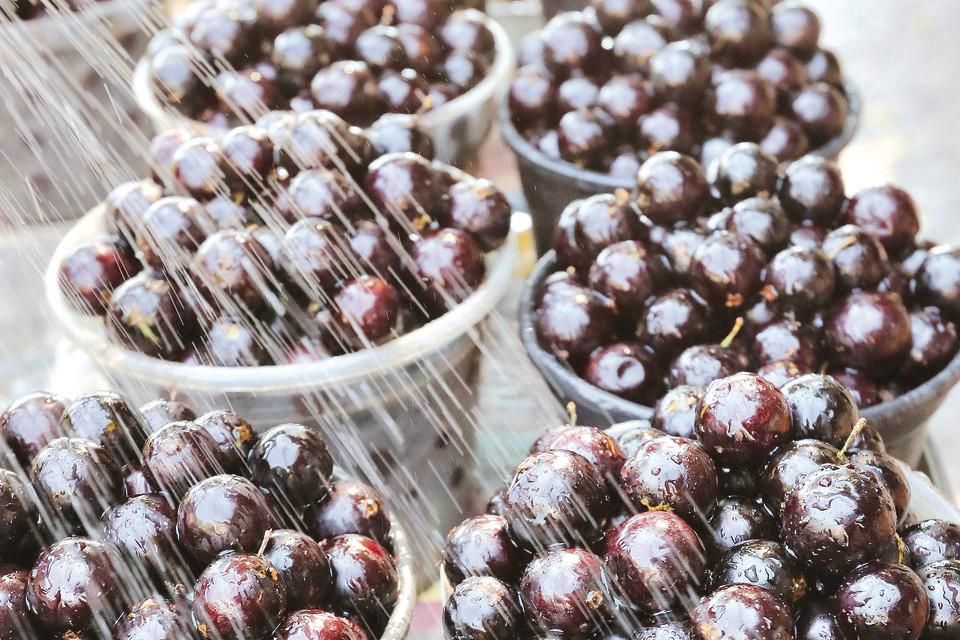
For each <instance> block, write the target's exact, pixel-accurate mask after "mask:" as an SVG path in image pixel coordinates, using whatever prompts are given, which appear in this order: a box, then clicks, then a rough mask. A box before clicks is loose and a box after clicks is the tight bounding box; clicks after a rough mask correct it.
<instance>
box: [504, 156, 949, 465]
mask: <svg viewBox="0 0 960 640" xmlns="http://www.w3.org/2000/svg"><path fill="white" fill-rule="evenodd" d="M710 173H711V175H710V178H709V179H708V178H707V176H706V175H705V173H704V172H703V170H702V169H701V167H700V165H699V163H698V162H697V161H696V160H694V159H693V158H690V157H688V156H682V155H680V154H677V153H674V152H665V153H660V154H657V155H655V156H653V157H652V158H651V159H649V160H647V161H646V162H645V163H644V164H643V166H642V167H641V169H640V171H639V173H638V176H639V178H638V182H639V186H638V187H637V188H636V190H635V191H634V192H633V193H632V194H631V193H627V192H626V191H619V192H617V193H615V194H607V195H597V196H591V197H589V198H586V199H584V200H581V201H577V202H574V203H572V204H570V205H569V206H568V207H567V209H566V210H565V211H564V213H563V215H562V216H561V221H560V226H559V229H558V232H557V235H556V238H555V242H554V250H553V251H551V252H549V253H547V254H546V255H545V256H544V257H543V258H542V259H541V260H540V263H539V264H538V265H537V268H536V269H535V270H534V272H533V273H532V275H531V276H530V278H529V279H528V282H527V286H526V289H525V291H524V294H523V300H522V303H521V334H522V335H521V337H522V339H523V342H524V344H525V346H526V348H527V351H528V353H529V354H530V356H531V358H532V359H533V361H534V363H535V364H536V365H537V366H538V367H539V368H540V370H541V372H543V374H544V375H545V376H546V377H547V379H548V380H549V382H550V383H551V385H552V386H553V388H554V391H555V392H556V393H557V394H558V396H559V397H561V398H563V399H564V400H568V401H573V402H574V403H575V404H576V405H577V411H578V413H579V414H580V415H581V416H584V420H587V421H590V422H592V423H596V424H611V423H613V422H621V421H624V420H628V419H635V418H653V417H654V416H656V417H658V418H659V419H662V418H663V416H664V414H665V413H674V412H681V413H682V412H691V411H693V409H694V407H696V405H697V403H698V399H699V397H700V395H701V394H702V390H703V388H705V387H706V386H707V385H708V384H709V383H710V382H711V381H712V380H714V379H715V378H718V377H723V376H725V375H730V374H733V373H736V372H738V371H745V370H746V371H756V372H758V373H759V374H760V375H762V376H764V377H765V378H766V379H769V380H771V381H773V382H774V383H775V384H776V385H777V386H781V385H785V384H788V383H789V382H790V381H791V380H793V379H795V378H798V377H799V376H802V375H804V374H808V373H816V372H829V373H830V374H831V375H833V376H834V377H835V378H836V379H837V380H839V381H840V382H842V383H843V384H845V385H846V386H847V387H848V388H849V389H850V391H851V393H852V394H853V396H854V398H855V399H856V402H857V404H858V405H859V406H860V408H861V409H862V410H863V413H864V415H865V416H867V417H868V418H869V419H870V422H871V424H872V425H873V426H874V427H875V428H877V429H878V430H879V431H880V432H881V433H882V434H883V436H884V439H885V440H886V442H887V445H888V446H889V447H890V449H891V451H892V452H894V453H895V455H896V456H897V457H898V458H900V459H902V460H904V461H906V462H907V463H909V464H916V463H917V461H918V460H919V457H920V452H921V449H922V446H923V440H924V438H923V435H924V433H925V428H926V427H925V424H926V421H927V419H928V418H929V417H930V416H931V415H932V414H933V412H934V411H935V410H936V409H937V407H939V406H940V404H941V403H942V402H943V400H944V398H945V397H946V395H947V392H948V391H949V390H950V389H951V388H952V387H953V386H954V385H955V384H956V382H957V381H958V379H960V358H958V357H957V355H956V354H957V336H956V327H955V325H954V322H955V321H956V319H957V317H958V315H957V312H958V310H960V307H958V306H957V305H956V300H957V299H958V298H956V296H957V295H958V289H957V282H958V281H960V279H958V276H957V274H960V257H958V256H960V251H958V250H957V249H955V248H953V247H949V246H934V245H933V243H930V242H926V241H923V240H919V239H917V237H916V236H917V232H918V230H919V227H920V222H919V216H918V214H917V210H916V206H915V204H914V202H913V200H912V199H911V198H910V196H909V194H907V193H906V192H905V191H903V190H902V189H899V188H898V187H895V186H892V185H884V186H880V187H872V188H868V189H864V190H862V191H860V192H859V193H857V194H854V195H853V196H851V197H847V196H846V194H845V190H844V185H843V176H842V175H841V173H840V171H839V168H838V167H837V165H836V164H835V163H833V162H832V161H830V160H825V159H823V158H818V157H814V156H808V157H804V158H802V159H800V160H797V161H795V162H793V163H791V164H789V165H786V166H785V167H783V169H782V171H781V170H778V164H777V161H776V160H775V159H774V158H772V157H770V156H769V155H767V154H765V153H764V152H763V151H762V150H761V149H760V148H759V147H758V146H757V145H756V144H752V143H740V144H737V145H735V146H733V147H731V148H730V149H728V150H727V151H725V152H724V153H723V154H722V155H721V156H720V158H718V160H717V161H716V163H715V164H714V165H713V171H711V172H710ZM665 389H669V391H668V393H667V395H666V396H664V397H663V399H662V400H661V401H660V402H661V404H659V405H657V404H656V403H655V401H656V400H657V399H658V398H661V396H663V393H664V390H665Z"/></svg>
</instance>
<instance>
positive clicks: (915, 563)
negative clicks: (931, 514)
mask: <svg viewBox="0 0 960 640" xmlns="http://www.w3.org/2000/svg"><path fill="white" fill-rule="evenodd" d="M903 544H904V546H905V547H906V551H907V557H906V560H905V563H906V564H909V565H910V566H911V567H913V568H914V569H915V570H917V571H919V570H920V569H922V568H923V567H925V566H927V565H930V564H933V563H935V562H940V561H942V560H960V525H958V524H955V523H953V522H947V521H946V520H937V519H930V520H924V521H923V522H919V523H917V524H915V525H913V526H912V527H910V528H908V529H907V530H906V531H905V532H904V534H903Z"/></svg>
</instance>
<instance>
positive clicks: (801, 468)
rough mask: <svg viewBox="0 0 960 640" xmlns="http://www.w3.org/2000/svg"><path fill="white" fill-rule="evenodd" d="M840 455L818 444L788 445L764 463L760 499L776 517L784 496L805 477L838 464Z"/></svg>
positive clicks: (807, 442) (834, 449)
mask: <svg viewBox="0 0 960 640" xmlns="http://www.w3.org/2000/svg"><path fill="white" fill-rule="evenodd" d="M839 455H840V451H839V450H838V449H836V448H835V447H832V446H830V445H829V444H827V443H825V442H821V441H819V440H796V441H794V442H789V443H787V444H786V445H784V446H783V447H781V448H780V449H778V450H777V452H776V453H775V454H774V455H773V457H771V458H770V460H769V461H768V462H767V465H766V467H765V468H764V469H763V472H762V474H761V476H760V486H761V489H762V491H763V496H764V499H765V501H766V503H767V505H768V506H769V508H770V509H771V511H773V512H774V513H776V514H779V513H780V506H781V504H782V503H783V500H784V498H786V497H787V494H788V493H790V491H792V490H793V487H794V486H795V485H796V484H797V482H799V481H800V480H801V479H802V478H803V477H805V476H806V475H807V474H809V473H812V472H814V471H816V470H817V469H819V468H820V466H821V465H825V464H833V463H836V462H837V461H838V456H839Z"/></svg>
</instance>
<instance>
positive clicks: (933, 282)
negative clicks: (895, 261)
mask: <svg viewBox="0 0 960 640" xmlns="http://www.w3.org/2000/svg"><path fill="white" fill-rule="evenodd" d="M958 282H960V250H957V249H953V248H951V247H948V246H938V247H934V248H933V249H931V250H930V253H929V255H928V256H927V259H926V260H925V261H924V263H923V266H922V267H921V268H920V271H919V272H918V273H917V299H918V300H920V301H921V302H922V303H924V304H929V305H934V306H937V307H939V308H940V309H941V310H942V311H943V312H944V313H945V314H946V315H947V316H948V317H950V318H951V319H957V318H960V285H958Z"/></svg>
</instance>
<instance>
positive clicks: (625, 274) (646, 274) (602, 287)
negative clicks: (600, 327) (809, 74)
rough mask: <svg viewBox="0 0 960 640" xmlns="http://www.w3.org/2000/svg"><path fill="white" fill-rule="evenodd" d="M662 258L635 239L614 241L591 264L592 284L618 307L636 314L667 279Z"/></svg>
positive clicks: (629, 314)
mask: <svg viewBox="0 0 960 640" xmlns="http://www.w3.org/2000/svg"><path fill="white" fill-rule="evenodd" d="M665 276H666V273H665V269H664V268H663V262H662V258H661V257H660V256H659V255H657V254H654V253H653V252H652V251H650V250H649V249H648V248H647V247H646V246H645V245H644V244H642V243H640V242H637V241H636V240H626V241H623V242H617V243H615V244H611V245H610V246H608V247H607V248H605V249H604V250H603V251H601V252H600V255H598V256H597V259H596V261H595V262H594V263H593V266H592V267H591V268H590V273H589V284H590V288H592V289H593V290H594V291H597V292H598V293H601V294H603V295H604V296H606V297H608V298H610V299H611V300H613V302H614V304H616V306H617V311H618V312H619V313H621V314H625V315H628V316H631V317H637V316H638V315H639V314H640V312H641V311H642V310H643V306H644V303H645V302H646V300H647V299H648V298H649V297H650V296H651V295H652V294H653V293H654V291H656V290H657V289H659V288H660V287H659V285H660V283H661V282H662V281H663V280H665Z"/></svg>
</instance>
